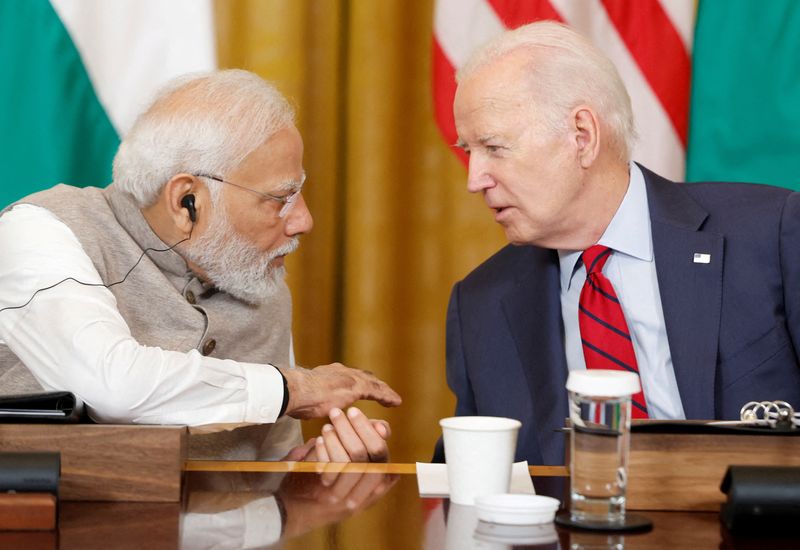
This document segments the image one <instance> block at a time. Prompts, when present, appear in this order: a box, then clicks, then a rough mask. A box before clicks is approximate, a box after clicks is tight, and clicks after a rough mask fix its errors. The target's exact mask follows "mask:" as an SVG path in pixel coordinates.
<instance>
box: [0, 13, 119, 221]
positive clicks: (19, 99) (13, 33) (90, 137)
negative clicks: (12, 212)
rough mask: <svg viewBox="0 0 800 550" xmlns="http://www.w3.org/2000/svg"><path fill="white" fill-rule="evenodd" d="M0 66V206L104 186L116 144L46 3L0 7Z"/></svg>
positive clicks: (70, 44) (78, 61)
mask: <svg viewBox="0 0 800 550" xmlns="http://www.w3.org/2000/svg"><path fill="white" fill-rule="evenodd" d="M0 67H3V72H2V76H0V79H2V86H0V105H2V108H0V151H2V157H3V162H2V166H0V170H2V184H1V185H0V205H6V204H8V203H10V202H13V201H14V200H17V199H19V198H21V197H23V196H25V195H27V194H28V193H31V192H33V191H37V190H40V189H45V188H47V187H51V186H52V185H54V184H56V183H59V182H64V183H69V184H72V185H78V186H87V185H96V186H104V185H106V184H107V183H108V182H110V181H111V161H112V159H113V157H114V153H115V152H116V149H117V147H118V146H119V137H118V136H117V133H116V131H115V130H114V127H113V126H112V125H111V122H110V121H109V119H108V116H107V115H106V113H105V111H104V109H103V107H102V106H101V105H100V102H99V101H98V99H97V95H96V94H95V91H94V88H93V87H92V83H91V80H90V79H89V76H88V74H87V72H86V69H85V67H84V66H83V63H82V61H81V58H80V55H79V54H78V51H77V49H76V48H75V45H74V44H73V42H72V40H71V38H70V36H69V33H68V32H67V30H66V29H65V28H64V25H63V24H62V22H61V20H60V19H59V18H58V15H57V14H56V12H55V11H54V10H53V7H52V6H51V5H50V3H49V2H47V1H46V0H0Z"/></svg>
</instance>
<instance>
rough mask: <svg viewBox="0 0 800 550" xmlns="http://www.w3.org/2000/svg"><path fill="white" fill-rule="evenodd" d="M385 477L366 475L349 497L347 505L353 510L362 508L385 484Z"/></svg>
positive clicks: (346, 501) (354, 487)
mask: <svg viewBox="0 0 800 550" xmlns="http://www.w3.org/2000/svg"><path fill="white" fill-rule="evenodd" d="M383 477H384V475H383V474H364V476H363V477H362V478H361V479H360V480H359V481H358V483H357V484H356V485H354V486H353V489H352V490H351V491H350V493H349V494H348V495H347V499H346V500H345V505H346V506H347V507H348V508H349V509H351V510H355V509H356V508H358V507H360V506H362V505H363V504H364V503H365V502H366V501H367V500H368V499H369V498H370V497H371V496H372V495H373V494H374V493H375V490H376V489H377V488H378V487H380V485H381V484H382V483H383Z"/></svg>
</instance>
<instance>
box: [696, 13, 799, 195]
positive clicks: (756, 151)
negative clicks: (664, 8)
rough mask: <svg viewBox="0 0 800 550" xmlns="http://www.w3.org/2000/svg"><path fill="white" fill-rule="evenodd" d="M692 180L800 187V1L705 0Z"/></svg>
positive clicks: (698, 52) (700, 17)
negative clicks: (748, 182)
mask: <svg viewBox="0 0 800 550" xmlns="http://www.w3.org/2000/svg"><path fill="white" fill-rule="evenodd" d="M693 52H694V53H693V63H692V100H691V113H690V124H689V148H688V152H687V179H689V180H691V181H698V180H731V181H753V182H760V183H770V184H773V185H780V186H783V187H789V188H792V189H800V170H798V169H797V161H798V158H800V65H798V55H800V2H797V1H795V0H770V1H769V2H755V1H752V0H726V1H725V2H719V1H707V0H701V1H700V4H699V8H698V19H697V26H696V29H695V41H694V47H693Z"/></svg>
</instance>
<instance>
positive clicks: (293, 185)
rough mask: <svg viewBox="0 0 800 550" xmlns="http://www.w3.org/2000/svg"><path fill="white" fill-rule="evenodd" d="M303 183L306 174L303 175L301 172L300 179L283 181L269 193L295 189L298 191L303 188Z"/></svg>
mask: <svg viewBox="0 0 800 550" xmlns="http://www.w3.org/2000/svg"><path fill="white" fill-rule="evenodd" d="M305 181H306V173H305V171H303V174H302V175H301V176H300V179H290V180H285V181H283V182H281V183H279V184H278V185H277V186H275V188H274V189H273V190H272V191H270V193H274V192H276V191H278V192H280V191H287V192H293V191H296V190H297V189H299V188H300V187H302V186H303V184H304V183H305Z"/></svg>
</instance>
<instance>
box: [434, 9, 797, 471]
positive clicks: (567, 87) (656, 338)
mask: <svg viewBox="0 0 800 550" xmlns="http://www.w3.org/2000/svg"><path fill="white" fill-rule="evenodd" d="M458 80H459V85H458V91H457V94H456V99H455V105H454V113H455V120H456V127H457V129H458V135H459V145H460V146H461V147H462V148H463V149H464V150H465V151H466V152H467V153H468V154H469V179H468V185H467V189H468V190H469V191H470V192H472V193H481V194H482V195H483V197H484V200H485V202H486V204H487V206H489V208H490V209H491V211H492V213H493V215H494V217H495V220H496V221H497V222H498V223H499V224H500V225H501V226H502V227H503V229H504V230H505V234H506V237H507V238H508V240H509V241H510V243H511V245H509V246H507V247H505V248H503V249H502V250H500V251H499V252H498V253H497V254H495V255H494V256H493V257H491V258H490V259H489V260H487V261H486V262H485V263H483V264H482V265H481V266H479V267H478V268H477V269H475V271H473V272H472V273H471V274H470V275H469V276H467V277H466V278H465V279H464V280H463V281H461V282H459V283H457V284H456V286H455V288H454V289H453V293H452V295H451V298H450V306H449V309H448V317H447V380H448V384H449V385H450V387H451V389H452V390H453V392H454V393H455V395H456V397H457V405H456V414H457V415H491V416H506V417H511V418H517V419H519V420H521V421H522V429H521V431H520V434H519V441H518V447H517V459H518V460H522V459H527V460H528V461H529V462H531V463H536V464H561V463H563V460H564V436H563V434H561V433H559V431H558V430H559V428H561V427H562V426H564V419H565V418H566V417H567V415H568V411H567V396H566V390H565V389H564V386H565V383H566V378H567V373H568V371H569V370H573V369H583V368H586V362H585V358H584V351H583V348H582V343H581V333H580V329H579V323H578V301H579V295H580V292H581V288H582V287H583V284H584V281H585V280H586V268H585V267H584V265H583V262H582V258H581V255H582V253H583V251H584V250H586V249H587V248H589V247H591V246H593V245H595V244H600V245H605V246H607V247H609V248H610V249H611V256H610V258H609V260H608V261H607V263H606V264H605V267H604V269H603V273H604V275H605V276H606V277H607V278H608V279H609V280H610V281H611V283H612V284H613V287H614V289H615V290H616V294H617V297H618V299H619V302H620V305H621V308H622V311H623V313H624V316H625V319H626V320H627V326H628V328H629V331H630V340H631V341H632V343H633V348H634V351H635V356H636V363H637V365H638V371H639V374H640V377H641V381H642V386H643V391H644V396H645V398H646V401H647V413H648V415H649V418H656V419H684V418H687V419H712V418H719V419H722V418H724V419H734V418H738V416H739V410H740V408H741V406H742V405H744V404H745V402H747V401H750V400H776V399H783V400H786V401H788V402H789V403H791V404H793V405H795V406H796V407H800V367H798V357H797V350H798V349H800V194H798V193H793V192H790V191H788V190H786V189H780V188H774V187H768V186H761V185H749V184H732V183H731V184H727V183H702V184H680V183H675V182H671V181H668V180H666V179H664V178H662V177H660V176H658V175H656V174H654V173H653V172H650V171H649V170H647V169H646V168H644V167H643V166H640V165H638V164H635V163H633V162H630V150H631V144H632V142H633V139H634V125H633V117H632V113H631V106H630V99H629V97H628V94H627V92H626V90H625V88H624V85H623V84H622V82H621V80H620V78H619V76H618V74H617V72H616V69H615V68H614V66H613V64H612V63H611V62H610V61H609V60H608V59H607V58H605V57H604V56H603V55H602V54H601V53H600V52H598V51H597V50H596V49H595V48H594V47H593V46H591V45H590V44H589V43H588V42H587V41H586V40H585V39H583V38H582V37H581V36H580V35H578V34H577V33H575V32H573V31H571V30H569V29H568V28H566V27H564V26H562V25H558V24H555V23H550V22H547V23H534V24H531V25H527V26H525V27H521V28H520V29H517V30H515V31H510V32H508V33H505V34H504V35H502V36H501V37H499V38H498V39H496V40H495V41H494V42H492V43H490V44H489V45H487V46H485V47H484V48H483V49H482V50H480V51H479V52H477V53H476V54H475V55H474V56H473V58H472V59H471V60H470V62H469V63H468V64H467V65H466V66H465V67H464V68H463V69H462V71H461V72H460V73H459V75H458ZM437 455H438V456H437V458H439V459H441V458H442V454H441V448H439V449H438V452H437Z"/></svg>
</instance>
